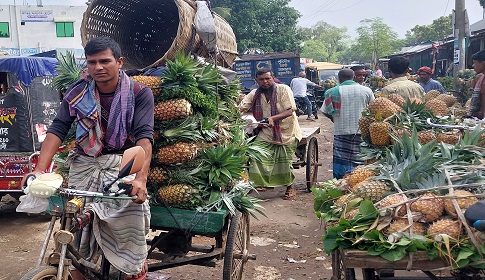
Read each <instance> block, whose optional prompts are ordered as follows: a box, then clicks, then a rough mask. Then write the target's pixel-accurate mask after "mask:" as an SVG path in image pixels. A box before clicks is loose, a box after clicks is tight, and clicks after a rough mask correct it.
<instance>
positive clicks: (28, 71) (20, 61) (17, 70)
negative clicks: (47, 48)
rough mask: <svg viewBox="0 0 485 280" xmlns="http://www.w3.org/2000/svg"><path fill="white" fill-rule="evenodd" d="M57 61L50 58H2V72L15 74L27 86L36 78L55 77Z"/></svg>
mask: <svg viewBox="0 0 485 280" xmlns="http://www.w3.org/2000/svg"><path fill="white" fill-rule="evenodd" d="M56 67H57V59H55V58H50V57H22V56H20V57H19V56H17V57H4V58H0V72H8V73H13V74H15V76H16V77H17V79H19V80H20V81H21V82H22V83H23V84H24V85H25V86H30V83H32V80H33V79H34V78H35V77H42V76H55V75H57V73H56Z"/></svg>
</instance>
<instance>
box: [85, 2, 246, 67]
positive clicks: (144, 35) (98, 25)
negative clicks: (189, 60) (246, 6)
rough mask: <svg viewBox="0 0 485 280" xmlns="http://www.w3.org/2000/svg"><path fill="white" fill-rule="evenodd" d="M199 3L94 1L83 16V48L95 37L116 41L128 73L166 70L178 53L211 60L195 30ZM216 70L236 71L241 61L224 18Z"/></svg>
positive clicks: (219, 22)
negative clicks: (163, 67) (236, 63)
mask: <svg viewBox="0 0 485 280" xmlns="http://www.w3.org/2000/svg"><path fill="white" fill-rule="evenodd" d="M195 13H196V3H195V1H192V0H94V1H93V2H92V4H91V5H89V7H88V9H87V10H86V12H85V13H84V16H83V22H82V26H81V39H82V44H83V46H84V45H86V43H87V42H88V41H89V40H90V39H92V38H95V37H99V36H108V37H111V38H113V39H114V40H115V41H117V42H118V43H119V44H120V46H121V51H122V54H123V56H124V57H125V67H126V68H128V69H133V68H136V69H146V68H150V67H156V66H160V65H164V64H165V61H166V60H167V59H174V58H175V54H176V52H177V51H182V52H185V53H194V54H197V55H199V56H203V57H209V54H208V52H207V50H206V48H205V46H204V44H203V42H202V40H201V39H200V38H199V36H198V35H197V34H196V32H195V28H194V26H193V23H194V17H195ZM214 19H215V22H216V28H217V47H218V49H219V55H218V56H217V64H218V65H222V66H231V65H232V64H233V62H234V60H235V59H236V56H237V46H236V37H235V36H234V32H233V31H232V28H231V26H230V25H229V24H228V23H227V22H226V21H225V20H224V19H223V18H221V17H220V16H219V15H217V14H215V16H214Z"/></svg>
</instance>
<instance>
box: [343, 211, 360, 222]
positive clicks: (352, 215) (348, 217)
mask: <svg viewBox="0 0 485 280" xmlns="http://www.w3.org/2000/svg"><path fill="white" fill-rule="evenodd" d="M357 214H359V209H352V210H350V211H347V212H345V214H344V217H345V219H346V220H352V219H353V218H355V215H357Z"/></svg>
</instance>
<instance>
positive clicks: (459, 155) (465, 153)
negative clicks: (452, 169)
mask: <svg viewBox="0 0 485 280" xmlns="http://www.w3.org/2000/svg"><path fill="white" fill-rule="evenodd" d="M439 148H440V153H439V156H440V157H441V158H443V159H445V160H447V164H449V165H473V164H479V163H480V159H481V158H483V157H484V156H485V153H484V150H483V149H482V148H480V147H477V146H473V145H470V146H461V145H460V144H457V145H454V146H453V145H449V144H445V143H440V145H439Z"/></svg>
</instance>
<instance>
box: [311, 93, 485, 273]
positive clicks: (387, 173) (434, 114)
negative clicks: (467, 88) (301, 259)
mask: <svg viewBox="0 0 485 280" xmlns="http://www.w3.org/2000/svg"><path fill="white" fill-rule="evenodd" d="M466 106H467V105H466V104H465V106H462V104H460V103H458V102H457V101H456V98H455V97H454V96H453V95H451V94H439V92H436V91H430V92H428V93H427V94H426V95H425V97H424V98H423V99H416V98H411V99H407V100H405V99H403V98H402V97H400V96H399V95H392V94H391V95H389V96H386V97H378V98H376V99H375V100H374V101H373V102H372V103H371V104H369V106H368V108H367V110H366V111H365V112H363V116H362V117H361V119H360V121H359V126H360V130H361V133H362V136H363V138H364V139H365V143H364V145H363V146H362V149H361V156H362V159H363V161H364V164H362V165H360V166H358V167H357V168H355V169H354V170H353V171H352V172H351V173H350V174H348V175H346V176H345V177H344V178H343V179H340V180H336V179H332V180H330V181H327V182H325V183H322V184H321V185H320V186H319V187H317V188H314V189H312V191H313V193H314V195H315V204H314V208H315V211H316V214H317V216H318V217H319V218H320V219H321V220H322V221H323V222H324V225H325V227H326V229H325V231H326V233H325V235H324V236H323V238H322V240H323V246H324V249H325V251H326V252H327V253H328V254H331V255H332V268H333V279H355V277H356V276H355V268H361V269H362V273H363V274H362V275H363V276H362V277H363V279H377V278H378V277H379V278H384V277H386V276H392V277H394V276H395V275H394V271H395V270H413V271H416V273H418V272H419V271H422V272H424V273H425V274H426V275H427V276H429V277H430V278H432V279H437V278H439V277H456V278H460V279H465V278H466V279H472V278H471V277H475V278H473V279H477V277H479V276H480V275H482V269H485V261H484V257H483V256H484V254H485V243H484V240H485V239H484V236H483V235H482V233H481V232H478V231H477V230H475V229H474V228H473V227H471V226H470V225H469V224H467V222H466V220H465V218H464V214H463V213H464V211H465V210H466V209H467V208H468V207H470V206H471V205H473V204H474V203H476V202H477V201H479V200H481V199H483V197H484V196H485V195H484V186H485V173H484V171H485V165H484V155H485V135H484V134H483V129H484V127H482V123H481V122H480V121H477V120H475V121H473V120H464V118H463V117H464V115H465V112H466ZM419 273H421V272H419Z"/></svg>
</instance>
